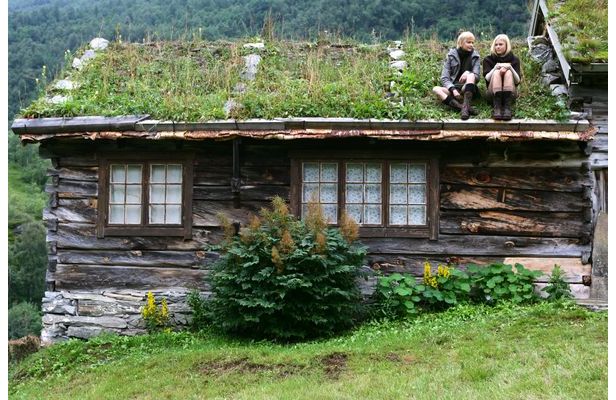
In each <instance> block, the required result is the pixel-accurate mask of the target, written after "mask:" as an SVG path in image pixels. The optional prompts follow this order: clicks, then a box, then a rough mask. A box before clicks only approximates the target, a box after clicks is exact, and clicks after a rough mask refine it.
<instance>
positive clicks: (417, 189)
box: [389, 162, 428, 225]
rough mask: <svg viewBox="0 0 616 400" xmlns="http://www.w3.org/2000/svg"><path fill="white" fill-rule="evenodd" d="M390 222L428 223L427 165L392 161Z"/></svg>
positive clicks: (397, 223)
mask: <svg viewBox="0 0 616 400" xmlns="http://www.w3.org/2000/svg"><path fill="white" fill-rule="evenodd" d="M389 182H390V183H389V203H390V207H389V224H390V225H426V224H427V203H428V201H427V197H426V165H425V164H416V163H415V164H414V163H399V162H395V163H391V165H390V179H389Z"/></svg>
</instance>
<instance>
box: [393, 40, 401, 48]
mask: <svg viewBox="0 0 616 400" xmlns="http://www.w3.org/2000/svg"><path fill="white" fill-rule="evenodd" d="M394 46H396V49H401V48H402V40H394Z"/></svg>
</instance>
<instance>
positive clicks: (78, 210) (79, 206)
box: [54, 199, 98, 224]
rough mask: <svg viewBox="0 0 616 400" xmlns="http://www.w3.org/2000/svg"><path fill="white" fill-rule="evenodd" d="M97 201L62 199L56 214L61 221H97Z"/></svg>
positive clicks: (55, 211)
mask: <svg viewBox="0 0 616 400" xmlns="http://www.w3.org/2000/svg"><path fill="white" fill-rule="evenodd" d="M97 214H98V212H97V209H96V203H95V202H92V200H90V199H60V201H59V205H58V207H57V208H56V209H55V210H54V215H55V217H56V218H57V219H58V221H60V222H80V223H92V224H93V223H96V218H97Z"/></svg>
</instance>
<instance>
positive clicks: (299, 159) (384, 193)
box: [290, 151, 439, 240]
mask: <svg viewBox="0 0 616 400" xmlns="http://www.w3.org/2000/svg"><path fill="white" fill-rule="evenodd" d="M290 158H291V189H290V203H291V210H292V211H293V213H294V214H295V215H296V216H298V217H300V216H301V206H302V184H303V175H302V165H303V163H304V162H327V163H336V164H338V221H336V223H335V224H332V225H334V226H338V224H339V220H340V216H341V215H342V211H343V210H344V206H345V200H346V199H345V196H346V191H345V188H346V187H345V186H346V164H347V163H354V162H355V163H368V162H371V163H375V162H378V163H381V164H382V174H383V175H382V187H381V199H382V203H381V207H382V209H381V213H382V216H383V218H382V223H381V224H380V225H360V227H359V235H360V237H366V238H368V237H413V238H429V239H430V240H437V239H438V227H439V162H438V157H437V156H436V155H435V154H426V153H422V154H416V153H406V152H405V153H401V152H395V151H392V152H387V153H383V152H371V153H365V154H361V153H357V154H350V153H343V154H339V153H333V152H323V151H321V152H318V153H312V152H311V153H306V152H302V153H291V154H290ZM395 162H406V163H411V164H412V163H422V164H425V165H426V225H406V226H400V225H390V222H389V207H390V202H389V189H390V188H389V186H390V165H391V164H392V163H395Z"/></svg>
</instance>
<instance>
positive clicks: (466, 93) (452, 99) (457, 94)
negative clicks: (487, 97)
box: [432, 32, 479, 119]
mask: <svg viewBox="0 0 616 400" xmlns="http://www.w3.org/2000/svg"><path fill="white" fill-rule="evenodd" d="M456 44H457V48H455V49H450V50H449V53H447V58H446V59H445V63H444V64H443V71H442V72H441V85H442V86H435V87H434V89H432V91H433V92H434V93H436V95H437V96H438V98H439V99H440V100H441V101H442V102H443V104H446V105H448V106H449V107H451V108H453V109H454V110H459V111H460V116H461V118H462V119H468V118H469V116H470V114H473V115H477V112H476V111H475V109H473V108H472V107H471V99H472V98H473V97H478V95H479V91H478V90H477V85H476V82H478V81H479V53H478V52H477V51H476V50H475V36H474V35H473V34H472V33H471V32H462V33H460V35H459V36H458V40H457V42H456ZM460 101H462V104H460Z"/></svg>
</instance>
